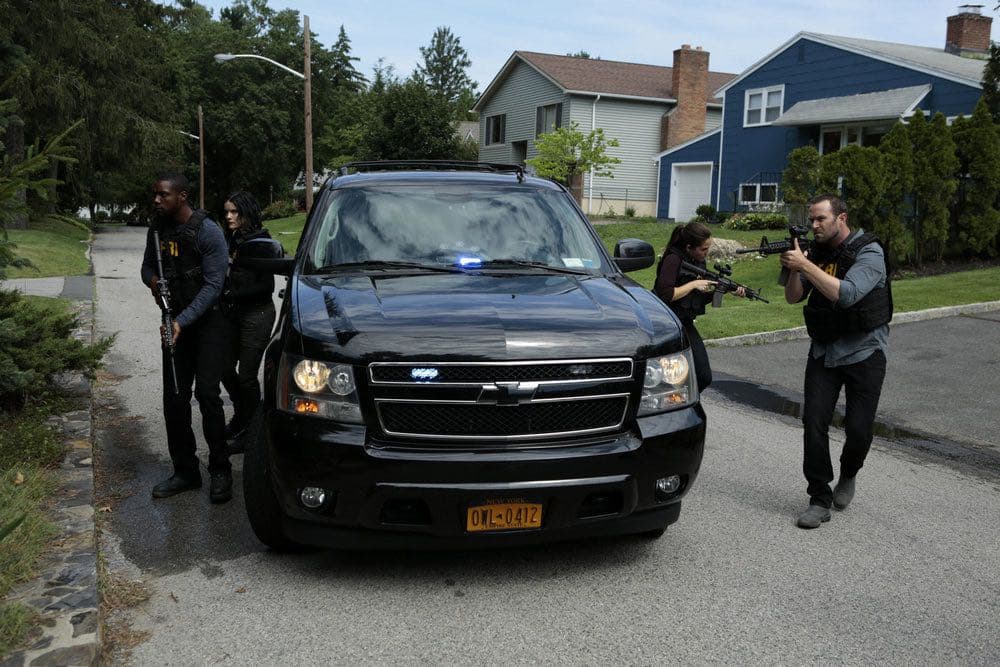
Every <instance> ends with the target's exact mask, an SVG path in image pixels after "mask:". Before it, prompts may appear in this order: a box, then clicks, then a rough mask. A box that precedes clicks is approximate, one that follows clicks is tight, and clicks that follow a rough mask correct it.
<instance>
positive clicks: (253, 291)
mask: <svg viewBox="0 0 1000 667" xmlns="http://www.w3.org/2000/svg"><path fill="white" fill-rule="evenodd" d="M224 217H225V221H226V240H227V241H228V243H229V257H230V267H229V273H228V275H227V276H226V284H225V286H224V288H223V292H222V299H221V301H220V303H221V305H222V311H223V313H224V314H225V315H226V317H227V319H228V320H229V323H230V330H231V332H232V346H233V356H232V360H233V362H234V363H233V365H231V366H230V367H228V368H227V369H226V372H225V373H224V374H223V376H222V384H223V386H224V387H225V388H226V391H227V392H228V393H229V398H230V399H231V400H232V402H233V418H232V419H231V420H230V421H229V423H228V424H227V425H226V439H227V440H233V439H236V440H237V442H236V443H234V444H233V445H232V446H231V447H230V451H231V452H234V453H238V452H241V451H243V448H242V446H241V445H240V442H239V440H238V439H239V437H240V436H241V435H242V434H243V432H244V431H245V430H246V427H247V426H248V425H249V423H250V419H251V418H252V417H253V414H254V411H255V410H256V409H257V405H258V404H259V403H260V383H259V382H258V381H257V371H258V369H259V368H260V362H261V359H262V358H263V356H264V348H265V347H267V342H268V340H269V339H270V337H271V328H272V327H273V326H274V317H275V313H274V302H273V301H272V300H271V294H272V293H273V292H274V276H273V275H272V274H270V273H260V272H257V271H251V270H249V269H245V268H240V267H239V266H237V265H236V264H235V263H233V260H234V259H235V258H236V257H237V256H238V254H239V252H240V249H241V248H243V247H245V246H246V244H248V243H254V242H255V241H256V240H258V239H270V238H271V235H270V233H268V231H267V230H266V229H264V228H263V227H262V226H261V220H260V204H258V203H257V200H256V199H254V198H253V196H252V195H250V194H249V193H246V192H234V193H233V194H231V195H229V197H228V198H227V199H226V203H225V216H224Z"/></svg>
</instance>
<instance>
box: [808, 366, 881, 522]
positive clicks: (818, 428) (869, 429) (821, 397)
mask: <svg viewBox="0 0 1000 667" xmlns="http://www.w3.org/2000/svg"><path fill="white" fill-rule="evenodd" d="M885 364H886V362H885V355H884V354H883V353H882V351H881V350H876V351H875V352H873V353H872V354H871V356H869V357H868V358H867V359H865V360H863V361H859V362H858V363H855V364H849V365H847V366H836V367H834V368H826V367H825V366H824V365H823V358H822V357H821V358H819V359H814V358H813V357H812V355H811V354H810V355H809V361H808V362H807V363H806V382H805V401H804V403H803V407H802V425H803V426H804V427H805V431H804V434H803V444H804V454H803V458H802V472H803V473H805V476H806V481H807V482H808V483H809V487H808V493H809V504H810V505H821V506H823V507H830V506H831V505H832V504H833V491H832V490H831V488H830V482H832V481H833V465H832V464H831V462H830V422H831V421H832V420H833V411H834V408H835V407H836V406H837V399H838V398H839V397H840V390H841V388H843V389H844V392H845V396H844V397H845V400H846V405H845V410H844V435H845V436H846V438H845V442H844V451H843V452H842V453H841V455H840V476H841V478H847V477H854V476H855V475H857V474H858V471H859V470H861V467H862V466H863V465H864V464H865V457H867V456H868V450H869V449H870V448H871V444H872V437H873V427H874V424H875V412H876V411H877V410H878V400H879V397H880V396H881V394H882V381H883V380H884V379H885Z"/></svg>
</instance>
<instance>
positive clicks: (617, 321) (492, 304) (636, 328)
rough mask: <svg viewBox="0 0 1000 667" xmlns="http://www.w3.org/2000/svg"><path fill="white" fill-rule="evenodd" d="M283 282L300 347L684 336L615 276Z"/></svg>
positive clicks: (597, 349) (495, 345)
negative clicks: (289, 292) (287, 287)
mask: <svg viewBox="0 0 1000 667" xmlns="http://www.w3.org/2000/svg"><path fill="white" fill-rule="evenodd" d="M292 288H293V289H292V302H291V308H292V313H291V316H292V322H293V323H295V325H296V327H297V328H298V330H299V332H300V333H301V334H302V338H303V340H302V343H303V350H302V353H303V354H306V355H307V356H312V355H316V354H319V355H322V356H323V357H326V358H330V357H331V356H333V357H336V358H340V359H345V360H356V361H366V360H367V358H369V357H372V358H376V357H377V358H378V359H380V360H386V359H387V358H395V359H400V360H405V359H428V358H436V359H444V358H456V357H457V358H461V359H466V360H468V359H475V358H480V359H490V360H514V359H546V358H574V357H581V358H593V357H612V356H615V357H617V356H626V357H634V356H637V355H638V356H642V357H645V356H651V355H655V354H664V353H667V352H673V351H676V350H679V349H681V348H682V347H683V345H684V343H683V341H682V338H683V336H682V335H681V330H680V326H679V323H678V322H677V320H676V318H674V316H673V315H672V314H671V313H670V311H669V310H668V309H667V307H666V306H664V304H663V303H662V302H661V301H660V300H659V299H658V298H657V297H656V296H654V295H653V294H651V293H650V292H648V291H647V290H645V289H643V288H642V287H641V286H639V285H637V284H635V283H634V282H632V281H631V280H629V279H628V278H625V277H623V276H612V277H603V276H573V275H557V274H550V273H537V274H536V273H532V274H511V275H495V274H489V275H484V274H461V273H436V274H420V275H386V276H380V275H364V276H361V275H351V276H300V277H296V278H293V286H292Z"/></svg>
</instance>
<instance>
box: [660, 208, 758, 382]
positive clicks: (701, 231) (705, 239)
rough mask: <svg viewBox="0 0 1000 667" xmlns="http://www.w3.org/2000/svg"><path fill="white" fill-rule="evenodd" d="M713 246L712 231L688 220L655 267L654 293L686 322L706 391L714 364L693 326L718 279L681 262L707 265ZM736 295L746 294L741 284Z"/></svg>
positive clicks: (699, 376)
mask: <svg viewBox="0 0 1000 667" xmlns="http://www.w3.org/2000/svg"><path fill="white" fill-rule="evenodd" d="M711 247H712V231H711V230H710V229H709V228H708V226H707V225H705V224H703V223H701V222H689V223H687V224H685V225H678V226H677V227H674V231H673V233H671V235H670V241H669V242H668V243H667V247H666V248H664V250H663V257H661V258H660V264H659V266H657V268H656V282H655V283H654V284H653V293H654V294H656V296H658V297H660V300H662V301H663V303H665V304H667V306H668V307H669V308H670V310H672V311H674V314H675V315H677V319H679V320H680V321H681V324H682V325H683V326H684V332H685V333H686V334H687V337H688V341H689V343H690V345H691V354H692V356H694V369H695V377H697V379H698V390H699V391H704V390H705V389H707V388H708V386H709V385H710V384H712V367H711V365H710V364H709V363H708V352H707V351H706V350H705V343H704V342H703V341H702V339H701V334H699V333H698V329H696V328H695V326H694V320H695V318H696V317H698V316H699V315H704V314H705V304H706V303H708V302H709V301H711V299H712V297H711V294H712V292H714V291H715V281H713V280H705V279H702V278H698V276H696V275H694V274H692V273H689V272H687V271H682V270H681V269H682V267H681V262H688V263H689V264H694V265H695V266H699V267H701V268H702V269H704V268H705V257H707V256H708V251H709V249H711ZM736 294H737V296H743V295H744V290H743V288H742V287H740V288H738V289H737V290H736Z"/></svg>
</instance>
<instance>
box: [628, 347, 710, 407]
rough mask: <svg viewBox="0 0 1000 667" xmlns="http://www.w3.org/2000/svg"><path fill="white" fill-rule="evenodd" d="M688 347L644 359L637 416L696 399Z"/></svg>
mask: <svg viewBox="0 0 1000 667" xmlns="http://www.w3.org/2000/svg"><path fill="white" fill-rule="evenodd" d="M693 369H694V362H693V361H692V358H691V351H690V350H684V351H683V352H677V353H675V354H667V355H664V356H662V357H653V358H652V359H647V360H646V377H645V378H643V381H642V398H641V399H640V400H639V416H640V417H643V416H645V415H652V414H656V413H658V412H666V411H668V410H676V409H677V408H683V407H686V406H688V405H692V404H694V402H695V401H697V400H698V387H697V386H696V384H695V379H694V370H693Z"/></svg>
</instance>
